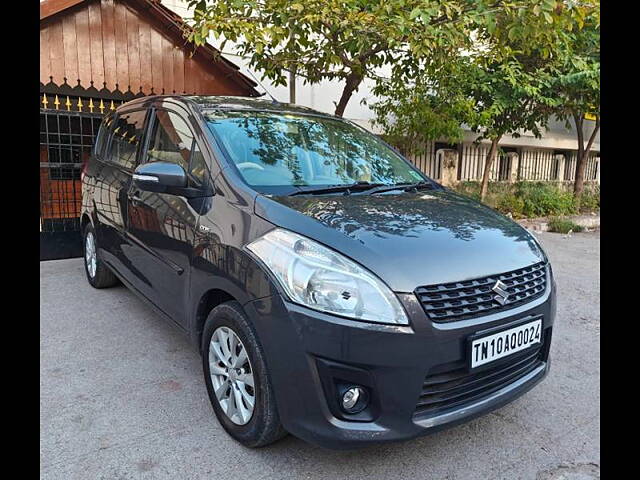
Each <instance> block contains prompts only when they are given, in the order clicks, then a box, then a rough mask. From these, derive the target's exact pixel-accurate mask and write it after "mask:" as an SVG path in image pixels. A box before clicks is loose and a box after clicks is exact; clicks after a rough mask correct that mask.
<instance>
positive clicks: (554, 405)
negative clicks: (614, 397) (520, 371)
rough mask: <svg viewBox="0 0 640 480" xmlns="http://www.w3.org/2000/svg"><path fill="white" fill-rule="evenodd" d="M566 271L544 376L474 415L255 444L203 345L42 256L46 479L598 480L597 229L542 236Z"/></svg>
mask: <svg viewBox="0 0 640 480" xmlns="http://www.w3.org/2000/svg"><path fill="white" fill-rule="evenodd" d="M538 238H540V239H541V241H542V243H543V244H544V246H545V249H546V251H547V253H548V254H549V256H550V258H551V261H552V264H553V267H554V273H555V275H556V279H557V282H558V290H559V291H558V318H557V320H556V326H555V333H554V339H553V344H552V349H551V355H552V369H551V373H550V374H549V376H548V377H547V379H546V380H545V381H544V382H543V383H541V384H540V385H538V386H537V387H536V388H534V389H533V390H532V391H530V392H529V393H527V394H525V395H524V396H523V397H521V398H520V399H518V400H516V401H515V402H514V403H512V404H510V405H508V406H506V407H504V408H502V409H500V410H498V411H496V412H495V413H491V414H489V415H486V416H484V417H482V418H479V419H476V420H474V421H472V422H470V423H467V424H464V425H461V426H458V427H455V428H453V429H450V430H446V431H444V432H440V433H436V434H433V435H431V436H427V437H422V438H419V439H416V440H412V441H408V442H403V443H399V444H392V445H385V446H377V447H370V448H367V449H364V450H359V451H347V452H338V451H331V450H324V449H322V448H319V447H315V446H312V445H309V444H307V443H305V442H303V441H302V440H298V439H296V438H294V437H292V436H289V437H287V438H286V439H284V440H283V441H281V442H279V443H277V444H275V445H272V446H269V447H266V448H263V449H258V450H250V449H247V448H244V447H242V446H241V445H239V444H238V443H236V442H235V441H233V440H232V439H231V438H230V437H228V436H227V435H226V433H225V432H224V430H223V429H222V428H221V427H220V426H219V425H218V423H217V420H216V418H215V417H214V415H213V412H212V409H211V405H210V404H209V400H208V399H207V394H206V391H205V386H204V382H203V381H202V371H201V364H200V358H199V355H198V353H197V352H196V351H195V350H194V349H193V348H192V347H191V346H190V344H189V343H188V342H187V340H186V338H184V337H183V336H182V334H181V333H180V332H178V331H177V330H175V329H174V328H173V327H172V326H170V325H168V324H167V323H165V322H163V321H162V320H161V319H159V318H157V317H156V316H155V315H154V313H153V312H152V311H151V310H150V309H149V308H147V307H146V306H144V305H143V304H142V303H141V302H140V301H139V300H138V299H137V298H136V297H135V296H134V295H133V294H132V293H130V292H129V291H128V290H127V289H126V288H124V287H116V288H112V289H108V290H102V291H98V290H94V289H92V288H91V287H90V286H89V285H88V283H87V282H86V280H85V277H84V272H83V266H82V260H81V259H71V260H58V261H50V262H42V263H41V264H40V279H41V280H40V281H41V285H40V431H41V433H40V435H41V440H40V468H41V477H42V478H51V479H83V480H84V479H134V478H172V479H192V478H220V479H226V478H233V479H271V478H274V479H298V478H302V479H316V478H326V479H334V478H337V479H341V478H349V480H356V479H367V480H372V479H384V480H387V479H394V478H399V479H400V478H401V479H458V478H478V479H488V478H491V479H493V478H501V479H502V478H504V479H507V478H508V479H515V478H523V479H536V478H540V479H558V480H559V479H561V478H562V479H565V480H569V479H588V478H599V476H600V468H599V464H600V425H599V421H600V413H599V412H600V385H599V376H600V338H599V337H600V311H599V310H600V298H599V297H600V272H599V260H600V234H599V233H597V232H596V233H584V234H574V235H573V236H571V237H570V238H564V236H563V235H560V234H552V233H541V234H539V235H538Z"/></svg>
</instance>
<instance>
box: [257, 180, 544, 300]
mask: <svg viewBox="0 0 640 480" xmlns="http://www.w3.org/2000/svg"><path fill="white" fill-rule="evenodd" d="M255 212H256V214H257V215H259V216H260V217H262V218H264V219H265V220H267V221H269V222H271V223H273V224H274V225H277V226H279V227H282V228H285V229H288V230H291V231H294V232H296V233H299V234H301V235H305V236H307V237H309V238H312V239H314V240H316V241H318V242H320V243H323V244H325V245H327V246H329V247H331V248H333V249H334V250H337V251H339V252H341V253H342V254H344V255H346V256H348V257H350V258H351V259H353V260H355V261H356V262H358V263H360V264H361V265H363V266H365V267H366V268H367V269H369V270H371V271H372V272H374V273H375V274H376V275H378V276H379V277H380V278H381V279H382V280H384V281H385V282H386V283H387V285H389V287H390V288H391V289H392V290H394V291H396V292H412V291H413V290H415V288H417V287H419V286H423V285H432V284H438V283H450V282H455V281H464V280H469V279H472V278H478V277H484V276H488V275H493V274H496V273H502V272H507V271H510V270H516V269H518V268H522V267H525V266H528V265H531V264H533V263H537V262H540V261H543V260H545V256H544V253H543V252H542V250H541V249H540V247H539V245H538V244H537V242H536V240H535V239H534V238H533V237H532V236H531V234H529V232H527V230H525V229H524V228H522V227H521V226H520V225H518V224H517V223H515V222H513V221H512V220H510V219H508V218H506V217H504V216H503V215H501V214H499V213H497V212H495V211H494V210H492V209H490V208H489V207H486V206H484V205H482V204H480V203H478V202H475V201H473V200H471V199H469V198H468V197H464V196H462V195H459V194H456V193H454V192H451V191H449V190H426V191H419V192H415V191H414V192H407V193H401V194H398V193H392V192H389V193H387V194H374V195H369V194H353V195H322V196H311V195H308V196H272V197H266V196H264V195H258V196H257V197H256V204H255Z"/></svg>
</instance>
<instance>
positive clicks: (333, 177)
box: [205, 112, 426, 192]
mask: <svg viewBox="0 0 640 480" xmlns="http://www.w3.org/2000/svg"><path fill="white" fill-rule="evenodd" d="M205 118H206V120H207V123H208V125H209V128H210V130H211V131H212V132H213V135H214V136H215V137H216V139H217V140H218V141H219V142H220V143H221V144H222V146H223V148H224V149H225V150H226V152H227V154H228V156H229V158H230V159H231V160H232V161H233V163H235V165H236V167H238V170H239V171H240V173H241V174H242V176H243V178H244V179H245V181H246V182H247V183H248V184H249V185H251V186H252V187H256V189H257V190H261V191H271V192H273V191H277V190H279V189H282V187H288V190H291V189H292V188H291V187H314V186H340V185H351V184H356V183H372V184H385V185H391V184H407V183H415V182H420V181H424V180H425V179H426V177H424V175H423V174H422V173H420V172H419V171H418V170H416V169H415V168H413V167H412V166H411V165H410V164H408V163H407V162H406V161H404V160H403V159H402V157H400V156H399V155H398V154H397V153H395V152H394V151H393V150H392V149H391V148H389V147H388V146H386V145H385V144H384V143H383V142H382V141H380V140H379V139H378V138H377V137H376V136H375V135H373V134H370V133H368V132H366V131H365V130H363V129H360V128H358V127H356V126H354V125H352V124H350V123H348V122H345V121H340V120H334V119H331V118H324V117H316V116H307V115H292V114H276V113H267V112H208V113H207V112H205ZM274 187H280V188H274Z"/></svg>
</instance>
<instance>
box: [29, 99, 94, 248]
mask: <svg viewBox="0 0 640 480" xmlns="http://www.w3.org/2000/svg"><path fill="white" fill-rule="evenodd" d="M101 119H102V115H100V114H91V113H80V112H71V111H60V110H46V109H41V110H40V232H41V233H40V258H41V259H51V258H64V257H68V256H75V255H79V254H80V253H81V243H80V235H79V232H80V207H81V204H82V189H81V184H80V172H81V169H82V165H83V163H84V162H85V161H86V160H88V158H89V156H90V155H91V148H92V146H93V140H94V138H95V135H96V134H97V132H98V127H99V125H100V121H101Z"/></svg>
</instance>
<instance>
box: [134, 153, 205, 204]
mask: <svg viewBox="0 0 640 480" xmlns="http://www.w3.org/2000/svg"><path fill="white" fill-rule="evenodd" d="M133 183H134V185H135V186H136V187H137V188H139V189H140V190H143V191H146V192H157V193H168V194H171V195H180V196H183V197H186V198H197V197H207V196H211V195H213V189H212V188H211V187H206V188H205V187H189V186H188V185H189V178H188V177H187V172H185V171H184V168H182V167H181V166H180V165H178V164H176V163H171V162H151V163H144V164H142V165H138V167H137V168H136V169H135V171H134V172H133Z"/></svg>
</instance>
